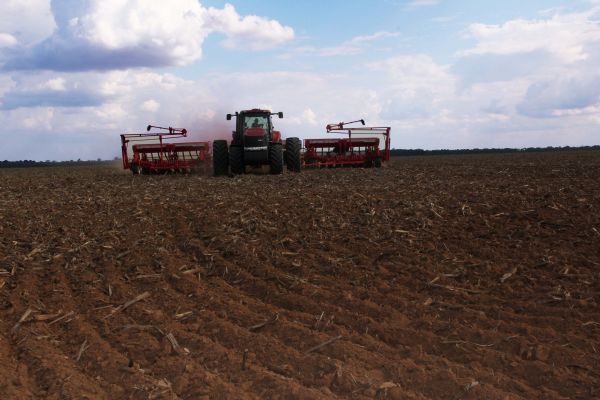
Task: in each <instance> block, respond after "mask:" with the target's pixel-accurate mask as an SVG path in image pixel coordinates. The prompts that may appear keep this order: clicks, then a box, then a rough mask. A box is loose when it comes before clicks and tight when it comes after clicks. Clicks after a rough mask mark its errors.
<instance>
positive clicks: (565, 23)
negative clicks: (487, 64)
mask: <svg viewBox="0 0 600 400" xmlns="http://www.w3.org/2000/svg"><path fill="white" fill-rule="evenodd" d="M599 11H600V9H597V8H593V9H592V10H591V11H588V12H582V13H571V14H556V15H554V16H553V17H551V18H549V19H541V20H524V19H516V20H512V21H508V22H505V23H504V24H501V25H486V24H480V23H478V24H472V25H471V26H470V27H469V33H470V35H471V36H472V37H473V38H474V39H476V40H477V45H476V46H475V47H474V48H472V49H469V50H466V51H462V52H460V53H459V55H461V56H469V55H477V54H496V55H510V54H517V53H530V52H534V51H536V50H544V51H547V52H548V53H550V54H552V55H554V56H555V57H557V58H560V59H561V60H563V61H565V62H569V63H573V62H577V61H581V60H585V59H587V58H588V57H589V56H590V49H589V48H588V47H587V45H589V44H590V43H596V42H598V41H600V25H598V22H597V21H595V20H593V19H592V17H594V16H595V15H596V14H597V13H598V12H599Z"/></svg>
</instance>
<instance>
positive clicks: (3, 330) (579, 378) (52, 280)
mask: <svg viewBox="0 0 600 400" xmlns="http://www.w3.org/2000/svg"><path fill="white" fill-rule="evenodd" d="M599 303H600V152H589V153H583V152H572V153H558V154H516V155H486V156H444V157H422V158H419V157H407V158H398V159H394V160H393V162H392V164H391V165H390V166H388V167H387V168H382V169H380V170H376V169H322V170H312V171H304V172H302V173H301V174H292V173H286V174H284V175H283V176H270V175H258V174H249V175H246V176H242V177H236V178H228V177H225V178H212V177H206V176H191V175H188V176H181V175H177V176H175V175H171V176H169V175H166V176H135V177H133V176H132V175H131V174H129V173H126V172H124V171H120V170H118V169H117V168H116V167H114V168H109V167H95V168H87V167H80V168H78V167H72V168H40V169H22V170H19V169H11V170H8V169H5V170H0V398H1V399H31V398H43V399H156V398H164V399H254V398H256V399H336V398H339V399H342V398H343V399H345V398H351V399H447V400H459V399H461V400H468V399H592V398H600V353H599V352H600V339H599V337H600V309H599Z"/></svg>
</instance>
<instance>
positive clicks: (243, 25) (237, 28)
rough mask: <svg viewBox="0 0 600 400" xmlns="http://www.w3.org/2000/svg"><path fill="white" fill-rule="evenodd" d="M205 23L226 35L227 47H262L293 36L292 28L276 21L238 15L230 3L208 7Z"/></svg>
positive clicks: (273, 44)
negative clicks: (217, 6)
mask: <svg viewBox="0 0 600 400" xmlns="http://www.w3.org/2000/svg"><path fill="white" fill-rule="evenodd" d="M206 15H207V20H206V25H207V27H209V29H210V30H211V31H216V32H221V33H224V34H225V35H226V36H227V39H226V40H225V41H224V44H225V45H226V46H227V47H236V46H239V45H244V46H247V47H248V48H251V49H264V48H268V47H272V46H275V45H278V44H281V43H285V42H287V41H289V40H292V39H293V38H294V30H293V29H292V28H291V27H289V26H283V25H281V23H279V22H278V21H275V20H273V19H267V18H264V17H259V16H256V15H248V16H245V17H242V16H240V15H239V14H238V13H237V11H236V10H235V8H234V7H233V6H232V5H231V4H225V7H224V8H222V9H218V8H214V7H210V8H209V9H208V10H207V11H206Z"/></svg>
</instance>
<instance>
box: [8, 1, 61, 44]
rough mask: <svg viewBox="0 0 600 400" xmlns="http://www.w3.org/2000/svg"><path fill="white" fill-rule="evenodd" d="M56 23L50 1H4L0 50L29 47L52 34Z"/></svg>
mask: <svg viewBox="0 0 600 400" xmlns="http://www.w3.org/2000/svg"><path fill="white" fill-rule="evenodd" d="M55 28H56V22H55V21H54V17H53V15H52V11H51V9H50V0H3V1H2V2H0V48H1V47H3V45H4V47H6V45H7V44H8V45H9V46H14V45H16V44H17V43H18V44H19V45H21V46H29V45H32V44H35V43H38V42H40V41H42V40H44V39H45V38H47V37H48V36H50V35H51V34H52V32H53V31H54V29H55Z"/></svg>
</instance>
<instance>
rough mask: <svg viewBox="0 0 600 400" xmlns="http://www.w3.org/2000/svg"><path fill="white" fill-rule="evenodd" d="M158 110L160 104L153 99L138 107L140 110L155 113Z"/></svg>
mask: <svg viewBox="0 0 600 400" xmlns="http://www.w3.org/2000/svg"><path fill="white" fill-rule="evenodd" d="M159 108H160V103H159V102H158V101H156V100H154V99H150V100H146V101H144V102H143V103H142V105H141V106H140V110H142V111H149V112H156V111H158V109H159Z"/></svg>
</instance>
